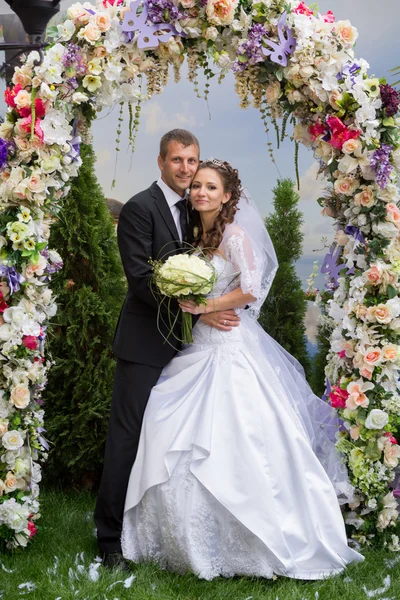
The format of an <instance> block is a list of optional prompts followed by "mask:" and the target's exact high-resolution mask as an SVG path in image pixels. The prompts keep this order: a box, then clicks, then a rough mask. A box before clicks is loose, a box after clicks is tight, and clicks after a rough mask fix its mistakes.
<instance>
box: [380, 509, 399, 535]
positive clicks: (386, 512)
mask: <svg viewBox="0 0 400 600" xmlns="http://www.w3.org/2000/svg"><path fill="white" fill-rule="evenodd" d="M397 518H398V512H397V509H396V510H394V509H392V508H384V509H383V510H382V511H381V512H380V513H379V516H378V523H377V527H378V529H379V530H380V531H382V530H383V529H387V527H389V526H390V525H392V524H394V523H396V521H397Z"/></svg>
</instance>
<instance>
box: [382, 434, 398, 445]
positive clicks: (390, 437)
mask: <svg viewBox="0 0 400 600" xmlns="http://www.w3.org/2000/svg"><path fill="white" fill-rule="evenodd" d="M383 435H384V437H387V438H389V442H390V443H391V444H397V440H396V438H395V437H394V436H393V435H392V434H391V433H390V431H387V432H386V433H384V434H383Z"/></svg>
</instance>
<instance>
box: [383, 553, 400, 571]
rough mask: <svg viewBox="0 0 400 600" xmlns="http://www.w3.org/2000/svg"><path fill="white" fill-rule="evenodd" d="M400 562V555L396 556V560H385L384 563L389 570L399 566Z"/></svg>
mask: <svg viewBox="0 0 400 600" xmlns="http://www.w3.org/2000/svg"><path fill="white" fill-rule="evenodd" d="M399 561H400V554H399V555H398V556H396V557H395V558H385V560H384V561H383V562H384V563H385V566H386V567H387V568H388V569H393V567H394V566H395V565H397V563H398V562H399Z"/></svg>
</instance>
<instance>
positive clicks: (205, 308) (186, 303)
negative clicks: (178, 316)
mask: <svg viewBox="0 0 400 600" xmlns="http://www.w3.org/2000/svg"><path fill="white" fill-rule="evenodd" d="M179 306H180V307H181V309H182V310H183V312H188V313H191V314H192V315H204V314H206V313H209V312H210V311H211V310H212V309H211V307H210V305H209V303H208V302H207V305H205V304H200V306H197V304H196V303H195V302H192V301H191V300H181V301H179Z"/></svg>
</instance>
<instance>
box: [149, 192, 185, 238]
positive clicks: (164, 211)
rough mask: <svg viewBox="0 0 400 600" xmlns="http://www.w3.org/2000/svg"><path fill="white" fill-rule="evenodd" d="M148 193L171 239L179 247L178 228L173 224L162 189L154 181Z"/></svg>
mask: <svg viewBox="0 0 400 600" xmlns="http://www.w3.org/2000/svg"><path fill="white" fill-rule="evenodd" d="M150 194H151V195H152V196H153V198H154V201H155V204H156V206H157V209H158V211H159V213H160V215H161V216H162V218H163V219H164V221H165V224H166V226H167V227H168V229H169V231H170V233H171V235H172V239H173V240H174V242H176V245H177V246H178V247H179V248H181V247H182V244H181V242H180V240H179V234H178V230H177V228H176V225H175V221H174V217H173V216H172V213H171V209H170V207H169V206H168V202H167V201H166V199H165V196H164V194H163V193H162V190H161V189H160V188H159V187H158V185H157V184H156V183H153V185H152V186H151V187H150Z"/></svg>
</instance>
